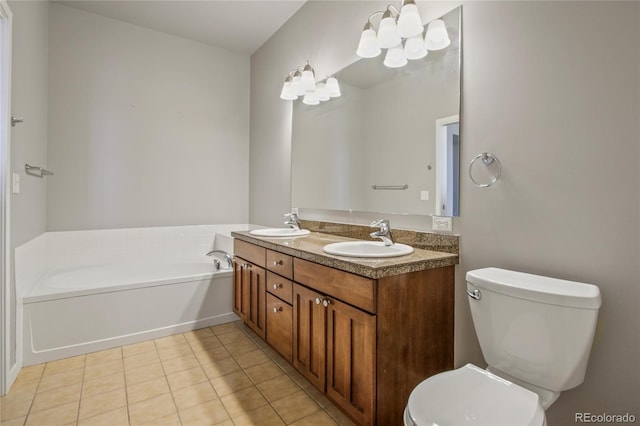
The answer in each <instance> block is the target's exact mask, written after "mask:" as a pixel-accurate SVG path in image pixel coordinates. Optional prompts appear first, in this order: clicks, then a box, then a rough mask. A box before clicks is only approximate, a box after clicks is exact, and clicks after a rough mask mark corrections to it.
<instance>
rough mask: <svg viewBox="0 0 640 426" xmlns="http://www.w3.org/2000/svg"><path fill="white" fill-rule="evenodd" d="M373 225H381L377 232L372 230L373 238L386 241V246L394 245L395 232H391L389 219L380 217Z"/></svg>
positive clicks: (371, 235)
mask: <svg viewBox="0 0 640 426" xmlns="http://www.w3.org/2000/svg"><path fill="white" fill-rule="evenodd" d="M369 226H371V227H375V226H379V227H380V230H379V231H376V232H372V233H371V234H369V236H370V237H372V238H380V239H381V240H382V242H384V245H385V246H392V245H394V244H395V241H394V240H393V233H392V232H391V227H390V226H389V221H388V220H387V219H380V220H376V221H373V222H372V223H371V225H369Z"/></svg>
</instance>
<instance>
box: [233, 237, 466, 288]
mask: <svg viewBox="0 0 640 426" xmlns="http://www.w3.org/2000/svg"><path fill="white" fill-rule="evenodd" d="M231 236H232V237H235V238H237V239H239V240H241V241H245V242H247V243H251V244H255V245H258V246H260V247H264V248H267V249H271V250H275V251H279V252H281V253H285V254H288V255H290V256H295V257H298V258H301V259H304V260H308V261H310V262H314V263H319V264H321V265H325V266H329V267H331V268H335V269H340V270H342V271H346V272H351V273H354V274H358V275H362V276H365V277H368V278H373V279H377V278H382V277H388V276H392V275H399V274H404V273H407V272H416V271H422V270H425V269H431V268H439V267H442V266H450V265H455V264H456V263H458V255H457V254H452V253H443V252H438V251H431V250H424V249H420V248H415V247H414V249H415V251H414V252H413V253H411V254H408V255H406V256H398V257H387V258H377V259H372V258H359V257H344V256H334V255H331V254H327V253H325V252H324V251H322V248H323V247H324V246H325V245H327V244H329V243H336V242H340V241H355V240H354V239H353V238H347V237H341V236H337V235H331V234H324V233H320V232H311V234H309V235H306V236H302V237H293V238H281V237H280V238H267V237H258V236H255V235H250V234H249V232H232V233H231Z"/></svg>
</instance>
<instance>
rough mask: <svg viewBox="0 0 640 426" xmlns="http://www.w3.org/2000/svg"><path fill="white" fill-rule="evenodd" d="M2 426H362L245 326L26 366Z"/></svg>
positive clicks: (2, 411) (6, 399) (0, 407)
mask: <svg viewBox="0 0 640 426" xmlns="http://www.w3.org/2000/svg"><path fill="white" fill-rule="evenodd" d="M0 416H1V417H0V423H1V424H2V426H17V425H27V426H32V425H36V426H49V425H51V426H54V425H77V426H85V425H87V426H88V425H95V426H97V425H107V426H120V425H131V426H137V425H158V426H162V425H171V426H174V425H182V426H192V425H193V426H207V425H242V426H249V425H259V426H270V425H296V426H304V425H313V426H323V425H353V423H352V422H351V421H350V420H349V419H348V418H347V417H346V416H345V415H344V414H342V412H340V410H338V409H337V408H336V407H335V406H334V405H333V404H332V403H331V402H330V401H329V400H327V399H326V398H325V397H324V396H323V395H322V394H321V393H320V392H319V391H317V390H316V389H315V388H314V387H313V385H311V384H310V383H309V382H308V381H307V380H306V379H304V377H303V376H302V375H300V374H299V373H298V372H297V371H295V369H294V368H293V367H292V366H290V365H289V364H288V363H287V362H286V361H285V360H284V359H283V358H282V357H280V356H279V355H278V354H277V353H276V352H275V351H274V350H273V349H271V348H270V347H268V346H267V345H266V343H264V342H263V341H262V340H260V339H259V338H258V337H257V336H256V335H255V334H253V332H252V331H250V330H249V329H248V328H246V326H244V325H243V324H242V323H240V322H233V323H228V324H223V325H218V326H214V327H210V328H203V329H200V330H196V331H192V332H188V333H184V334H176V335H173V336H168V337H163V338H160V339H155V340H149V341H146V342H142V343H137V344H134V345H129V346H123V347H119V348H114V349H109V350H106V351H101V352H95V353H91V354H87V355H80V356H76V357H73V358H66V359H61V360H59V361H52V362H48V363H46V364H40V365H35V366H32V367H26V368H23V369H22V371H21V372H20V374H19V376H18V378H17V380H16V382H15V384H14V385H13V387H12V388H11V391H10V392H9V393H8V394H7V395H5V396H3V397H2V398H0Z"/></svg>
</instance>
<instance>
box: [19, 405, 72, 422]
mask: <svg viewBox="0 0 640 426" xmlns="http://www.w3.org/2000/svg"><path fill="white" fill-rule="evenodd" d="M77 419H78V402H77V401H76V402H71V403H69V404H64V405H60V406H58V407H55V408H50V409H48V410H44V411H38V412H37V413H30V414H29V416H28V417H27V422H26V423H25V425H26V426H43V425H67V424H70V423H74V424H75V422H76V420H77Z"/></svg>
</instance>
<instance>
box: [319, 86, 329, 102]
mask: <svg viewBox="0 0 640 426" xmlns="http://www.w3.org/2000/svg"><path fill="white" fill-rule="evenodd" d="M316 95H317V96H318V100H319V101H320V102H324V101H328V100H329V99H331V96H329V91H328V90H327V87H326V85H325V84H324V83H318V84H316Z"/></svg>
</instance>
